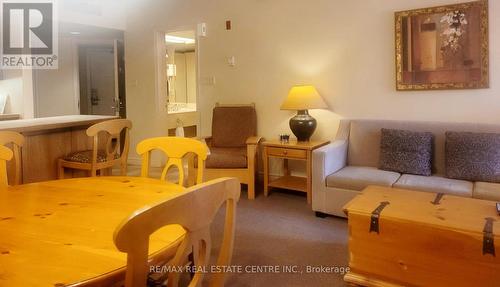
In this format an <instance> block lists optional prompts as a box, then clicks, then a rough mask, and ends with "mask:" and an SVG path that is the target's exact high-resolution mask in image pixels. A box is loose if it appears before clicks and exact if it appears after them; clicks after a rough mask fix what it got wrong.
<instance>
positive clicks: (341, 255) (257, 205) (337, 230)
mask: <svg viewBox="0 0 500 287" xmlns="http://www.w3.org/2000/svg"><path fill="white" fill-rule="evenodd" d="M246 195H247V194H246V192H242V196H241V200H240V202H239V203H238V209H237V229H236V237H235V246H234V253H233V260H232V264H233V265H235V266H240V267H239V268H242V269H243V272H242V273H232V274H230V275H229V276H228V279H227V284H226V286H249V287H250V286H273V287H274V286H276V287H278V286H346V284H345V283H344V282H343V279H342V278H343V274H344V273H343V272H341V271H343V270H345V268H346V267H347V266H348V250H347V239H348V236H347V221H346V220H344V219H339V218H334V217H329V218H326V219H320V218H316V217H315V216H314V213H313V212H312V210H311V208H310V206H309V205H308V204H307V202H306V198H305V196H303V195H299V194H294V193H290V192H288V191H287V192H283V191H275V192H273V193H271V195H270V196H269V197H267V198H266V197H264V196H263V194H262V192H261V193H259V194H258V197H257V199H256V200H254V201H250V200H248V199H247V198H246ZM223 224H224V210H221V212H220V213H219V214H218V216H217V218H216V221H215V224H214V227H213V230H212V233H213V235H212V236H213V244H214V246H213V255H216V254H218V251H219V250H218V246H219V245H220V240H221V236H222V231H223ZM212 257H215V256H212ZM212 260H213V261H215V259H212ZM262 266H280V271H281V272H282V271H283V268H284V266H292V267H291V268H290V269H291V271H292V273H272V272H270V273H252V272H250V273H248V272H245V271H258V270H257V268H263V267H262ZM293 266H295V267H293ZM307 266H312V267H317V268H319V267H321V266H323V267H332V269H335V268H336V267H338V268H341V270H338V271H339V273H335V272H319V270H317V271H318V272H314V273H308V268H307ZM254 268H255V269H254ZM293 271H297V273H293ZM333 271H335V270H333Z"/></svg>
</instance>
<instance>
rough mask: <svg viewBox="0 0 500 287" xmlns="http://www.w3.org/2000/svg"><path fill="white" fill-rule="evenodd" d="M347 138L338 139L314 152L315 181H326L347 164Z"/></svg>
mask: <svg viewBox="0 0 500 287" xmlns="http://www.w3.org/2000/svg"><path fill="white" fill-rule="evenodd" d="M347 146H348V143H347V140H337V141H335V142H333V143H331V144H328V145H326V146H323V147H321V148H319V149H316V150H315V151H314V152H313V181H322V182H323V181H324V179H325V178H326V177H327V176H329V175H330V174H332V173H335V172H337V171H339V170H340V169H342V168H344V167H345V166H346V162H347Z"/></svg>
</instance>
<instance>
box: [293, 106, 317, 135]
mask: <svg viewBox="0 0 500 287" xmlns="http://www.w3.org/2000/svg"><path fill="white" fill-rule="evenodd" d="M317 125H318V124H317V122H316V119H315V118H313V117H311V116H310V115H309V112H308V111H307V110H302V111H298V112H297V115H296V116H295V117H293V118H291V119H290V129H291V130H292V132H293V134H294V135H295V136H296V137H297V140H298V141H301V142H302V141H309V139H310V138H311V136H312V135H313V133H314V131H315V130H316V126H317Z"/></svg>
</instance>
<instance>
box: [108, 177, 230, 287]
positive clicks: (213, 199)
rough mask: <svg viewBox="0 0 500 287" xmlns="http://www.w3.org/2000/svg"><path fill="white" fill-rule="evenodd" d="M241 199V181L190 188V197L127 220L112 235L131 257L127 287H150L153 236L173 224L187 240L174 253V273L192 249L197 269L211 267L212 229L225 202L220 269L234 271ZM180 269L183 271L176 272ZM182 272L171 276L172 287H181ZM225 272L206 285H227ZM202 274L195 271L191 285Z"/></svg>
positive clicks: (186, 194) (197, 282)
mask: <svg viewBox="0 0 500 287" xmlns="http://www.w3.org/2000/svg"><path fill="white" fill-rule="evenodd" d="M239 197H240V182H239V181H238V179H236V178H220V179H216V180H213V181H210V182H206V183H203V184H200V185H196V186H193V187H191V188H189V189H187V191H186V192H183V193H181V194H179V195H178V196H176V197H174V198H172V199H169V200H167V201H164V202H161V203H158V204H156V205H153V206H147V207H144V208H143V209H140V210H137V211H135V212H134V213H133V214H132V215H131V216H130V217H129V218H127V219H126V220H124V221H123V222H122V223H121V224H120V225H119V226H118V228H117V229H116V230H115V233H114V242H115V245H116V247H117V248H118V250H120V251H122V252H126V253H127V270H126V275H125V287H143V286H146V282H147V278H148V273H149V265H148V248H149V237H150V235H151V234H152V233H154V232H155V231H156V230H158V229H160V228H162V227H164V226H168V225H171V224H179V225H181V226H182V227H183V228H184V229H185V230H186V236H185V237H184V240H183V241H182V242H181V243H180V245H179V246H178V247H176V248H177V250H176V253H175V256H174V258H173V259H172V261H171V262H170V264H169V266H171V267H174V268H170V270H174V269H177V270H178V269H181V268H182V267H183V264H184V262H186V259H185V258H186V256H187V255H188V254H189V253H191V252H192V250H194V266H196V268H198V270H203V269H204V270H210V269H209V268H207V265H208V261H209V259H210V251H211V239H210V226H211V224H212V222H213V219H214V217H215V215H216V214H217V211H218V210H219V209H220V208H221V207H222V205H223V204H224V203H225V205H226V215H225V225H224V234H223V237H222V238H223V239H222V245H221V248H220V251H219V254H218V258H217V261H216V265H215V266H216V267H220V269H219V270H223V268H222V267H223V266H230V264H231V257H232V253H233V245H234V233H235V226H236V221H235V216H236V204H237V202H238V200H239ZM177 267H179V268H177ZM179 275H180V274H179V273H177V272H171V273H169V274H168V285H167V286H169V287H176V286H178V284H179ZM225 275H226V274H225V273H224V272H220V273H217V272H216V273H213V274H212V276H210V280H209V285H208V286H212V287H215V286H224V280H225ZM203 277H204V272H196V273H195V274H194V276H193V277H192V279H191V282H190V283H189V285H188V286H190V287H193V286H201V282H202V280H203Z"/></svg>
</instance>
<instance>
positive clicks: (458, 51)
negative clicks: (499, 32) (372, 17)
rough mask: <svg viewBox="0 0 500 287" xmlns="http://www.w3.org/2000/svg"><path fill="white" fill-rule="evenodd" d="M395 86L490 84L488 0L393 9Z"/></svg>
mask: <svg viewBox="0 0 500 287" xmlns="http://www.w3.org/2000/svg"><path fill="white" fill-rule="evenodd" d="M395 32H396V37H395V38H396V89H397V90H398V91H411V90H443V89H482V88H489V39H488V1H487V0H480V1H475V2H468V3H461V4H454V5H447V6H439V7H431V8H423V9H415V10H409V11H401V12H396V13H395Z"/></svg>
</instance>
